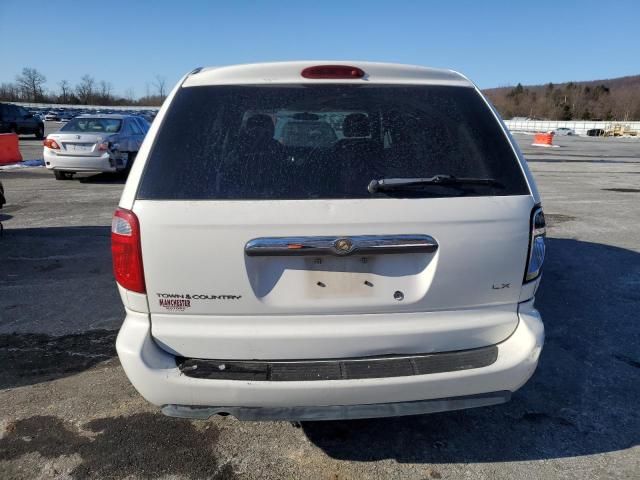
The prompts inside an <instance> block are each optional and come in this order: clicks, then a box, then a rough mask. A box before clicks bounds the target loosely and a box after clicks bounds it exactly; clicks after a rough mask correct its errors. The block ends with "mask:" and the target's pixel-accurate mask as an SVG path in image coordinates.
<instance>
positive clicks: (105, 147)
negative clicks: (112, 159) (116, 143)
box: [98, 142, 109, 152]
mask: <svg viewBox="0 0 640 480" xmlns="http://www.w3.org/2000/svg"><path fill="white" fill-rule="evenodd" d="M98 150H99V151H101V152H106V151H107V150H109V142H102V143H99V144H98Z"/></svg>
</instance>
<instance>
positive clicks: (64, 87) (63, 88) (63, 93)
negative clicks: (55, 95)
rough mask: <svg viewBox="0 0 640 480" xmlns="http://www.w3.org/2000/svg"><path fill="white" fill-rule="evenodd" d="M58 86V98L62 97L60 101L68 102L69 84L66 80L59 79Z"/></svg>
mask: <svg viewBox="0 0 640 480" xmlns="http://www.w3.org/2000/svg"><path fill="white" fill-rule="evenodd" d="M58 86H59V87H60V98H61V99H62V103H68V102H69V93H70V91H71V84H70V83H69V82H68V81H67V80H60V83H58Z"/></svg>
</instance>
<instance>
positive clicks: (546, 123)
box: [504, 119, 640, 135]
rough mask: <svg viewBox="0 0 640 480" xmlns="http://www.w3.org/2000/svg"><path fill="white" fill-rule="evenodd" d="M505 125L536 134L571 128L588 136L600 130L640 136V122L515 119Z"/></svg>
mask: <svg viewBox="0 0 640 480" xmlns="http://www.w3.org/2000/svg"><path fill="white" fill-rule="evenodd" d="M504 123H505V125H506V126H507V128H508V129H509V130H510V131H512V132H524V133H536V132H548V131H551V130H555V129H556V128H570V129H572V130H573V131H575V132H576V134H578V135H586V134H587V130H592V129H594V128H599V129H602V130H604V131H605V132H613V131H623V132H625V133H629V134H632V135H633V134H635V135H640V122H614V121H606V122H605V121H598V122H595V121H589V120H583V121H580V120H569V121H561V120H529V119H523V120H519V119H515V120H505V121H504ZM634 132H635V133H634Z"/></svg>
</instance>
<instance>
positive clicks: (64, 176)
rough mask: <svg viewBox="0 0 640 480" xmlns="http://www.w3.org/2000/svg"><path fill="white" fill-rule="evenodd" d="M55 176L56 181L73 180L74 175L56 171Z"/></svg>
mask: <svg viewBox="0 0 640 480" xmlns="http://www.w3.org/2000/svg"><path fill="white" fill-rule="evenodd" d="M53 175H54V176H55V177H56V180H71V176H72V175H73V173H69V172H61V171H60V170H54V171H53Z"/></svg>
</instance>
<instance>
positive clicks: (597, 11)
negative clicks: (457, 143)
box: [0, 0, 640, 96]
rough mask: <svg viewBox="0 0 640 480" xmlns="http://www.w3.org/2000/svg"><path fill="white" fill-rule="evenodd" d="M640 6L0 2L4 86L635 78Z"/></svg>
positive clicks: (138, 87) (141, 88)
mask: <svg viewBox="0 0 640 480" xmlns="http://www.w3.org/2000/svg"><path fill="white" fill-rule="evenodd" d="M639 25H640V2H638V1H626V0H622V1H618V0H616V1H615V2H606V1H605V2H603V1H602V0H598V1H575V2H571V1H564V0H563V1H555V2H554V1H545V0H536V1H527V2H517V1H516V0H512V1H495V2H491V1H484V2H480V1H475V2H467V1H450V2H446V1H442V0H441V1H433V2H431V1H419V0H414V1H401V0H387V1H375V0H369V1H362V2H356V1H353V2H349V1H347V0H343V1H330V0H319V1H313V2H312V1H303V0H298V1H289V0H275V1H271V2H267V1H262V2H257V1H252V2H250V1H240V0H238V1H231V0H228V1H226V2H222V1H188V0H180V1H164V0H156V1H150V0H149V1H143V0H139V1H136V0H128V1H122V0H104V1H89V0H85V1H71V0H48V1H39V0H29V1H26V0H17V1H16V0H0V32H2V35H1V36H2V39H3V40H2V42H1V43H0V82H5V81H13V80H14V79H15V75H16V74H17V73H19V72H20V70H21V69H22V67H25V66H29V67H35V68H37V69H38V70H40V71H41V72H42V73H44V74H45V75H46V77H47V88H48V89H57V84H58V82H59V81H60V80H62V79H66V80H68V81H70V82H71V83H72V84H74V85H75V84H76V83H77V82H78V80H79V79H80V77H81V76H82V75H83V74H85V73H88V74H90V75H91V76H93V77H94V78H96V79H97V80H107V81H109V82H111V84H112V85H113V87H114V91H115V92H116V93H120V94H123V93H124V92H125V91H126V90H127V89H131V88H132V89H134V92H135V95H136V96H141V95H144V94H145V93H146V85H147V84H149V85H150V88H152V87H151V82H152V81H153V79H154V77H155V75H161V76H163V77H165V78H166V80H167V84H168V85H170V86H173V84H174V83H175V82H176V81H177V80H178V79H179V78H180V76H181V75H183V74H184V73H185V72H187V71H189V70H191V69H193V68H195V67H197V66H203V65H204V66H206V65H225V64H234V63H246V62H256V61H271V60H296V59H297V60H305V59H338V60H344V59H356V60H375V61H394V62H402V63H412V64H418V65H426V66H435V67H447V68H454V69H456V70H459V71H462V72H463V73H465V74H466V75H468V76H469V77H470V78H471V79H472V80H474V81H475V82H476V83H477V84H478V85H479V86H480V87H481V88H487V87H494V86H504V85H513V84H515V83H517V82H522V83H546V82H549V81H553V82H561V81H567V80H591V79H601V78H611V77H617V76H623V75H633V74H639V73H640V56H639V55H638V52H640V26H639Z"/></svg>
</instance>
